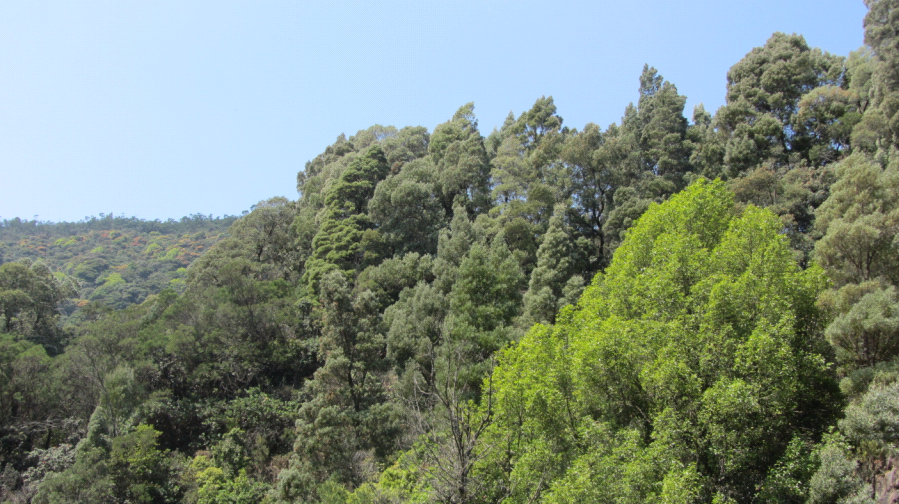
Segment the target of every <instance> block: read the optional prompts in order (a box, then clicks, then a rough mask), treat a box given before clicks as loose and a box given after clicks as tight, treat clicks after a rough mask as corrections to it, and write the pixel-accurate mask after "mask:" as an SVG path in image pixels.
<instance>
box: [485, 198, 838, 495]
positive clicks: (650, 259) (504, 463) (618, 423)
mask: <svg viewBox="0 0 899 504" xmlns="http://www.w3.org/2000/svg"><path fill="white" fill-rule="evenodd" d="M780 229H781V225H780V221H779V220H778V219H777V218H776V217H775V216H773V215H772V214H771V213H769V212H767V211H764V210H760V209H757V208H753V207H749V208H747V209H745V210H743V211H742V212H741V213H739V214H737V213H735V212H734V206H733V196H732V195H731V194H730V193H729V192H728V191H727V190H726V189H725V188H724V185H723V183H721V182H714V183H712V182H706V181H705V180H699V181H697V182H696V183H694V184H693V185H691V186H690V187H689V188H688V189H687V190H685V191H684V192H682V193H679V194H677V195H675V196H674V197H672V199H671V200H670V201H668V202H666V203H664V204H662V205H653V206H652V207H650V209H649V210H648V211H647V213H646V214H645V215H644V216H643V217H641V219H640V220H639V221H638V222H637V224H636V225H635V227H634V228H632V229H631V231H630V232H629V234H628V236H627V239H626V240H625V241H624V243H623V244H622V245H621V247H620V248H619V249H618V251H617V253H616V256H615V258H614V260H613V262H612V265H611V266H610V267H609V268H608V270H607V271H606V273H605V274H600V275H598V276H597V277H596V279H595V280H594V282H593V284H592V285H591V286H590V287H589V288H588V289H587V291H586V292H585V293H584V295H583V296H582V297H581V300H580V302H579V304H578V306H577V307H576V308H575V309H569V310H563V312H562V313H561V314H560V315H559V317H558V319H557V322H556V325H555V326H554V327H553V328H552V329H549V328H546V327H543V326H537V327H535V328H534V329H533V330H532V331H531V332H530V333H529V334H528V335H527V336H525V337H524V338H523V339H522V340H521V342H520V343H519V344H517V345H515V346H513V347H512V348H511V349H509V350H507V351H505V352H504V353H503V354H502V357H501V359H500V362H499V366H498V367H497V369H496V371H495V372H494V374H493V383H494V386H495V396H496V415H495V423H494V425H493V426H492V429H493V430H492V431H491V432H492V433H493V435H494V436H495V437H493V438H491V439H490V440H488V441H487V442H485V443H484V444H483V445H482V447H483V449H488V447H490V449H492V450H495V452H494V454H493V455H492V456H491V458H492V464H496V463H499V464H500V467H506V468H507V469H506V472H505V473H504V474H502V475H497V476H495V478H496V481H497V482H498V485H497V487H496V491H497V492H498V494H505V495H507V496H508V499H509V500H508V502H528V501H530V502H534V501H543V502H585V501H590V500H603V499H606V498H610V499H611V498H612V496H615V497H614V498H615V500H616V501H617V502H645V501H646V500H652V499H662V500H669V501H672V502H691V501H694V500H697V499H698V500H703V501H710V500H712V499H713V498H717V499H732V500H735V501H736V502H752V501H753V499H754V498H755V496H756V494H757V493H758V492H759V491H760V489H761V488H763V486H764V482H765V481H767V479H768V477H769V473H770V471H771V470H772V468H773V467H774V465H775V463H776V462H777V461H778V459H780V458H782V457H784V456H785V454H786V453H787V447H788V446H789V445H790V443H791V441H792V440H793V439H794V438H795V437H797V436H798V437H800V438H806V437H808V438H809V439H814V438H815V436H816V435H818V434H819V433H820V432H821V430H822V429H823V428H824V426H826V425H827V424H828V423H829V422H831V421H832V419H833V418H834V415H835V414H836V413H837V411H838V408H839V400H838V399H837V392H836V387H835V382H834V381H833V378H832V376H831V375H830V372H829V370H828V366H827V365H826V361H825V360H824V357H823V355H824V354H825V353H826V350H827V347H826V343H825V341H824V338H823V321H824V319H823V317H822V315H821V314H820V313H819V312H818V309H817V308H816V307H815V297H816V296H817V294H818V292H820V290H821V289H822V288H823V286H824V280H823V278H822V273H821V271H820V270H818V269H810V270H807V271H802V270H800V269H799V268H798V266H797V265H796V263H795V262H794V260H793V258H792V254H791V252H790V250H789V247H788V246H787V244H786V243H785V241H784V237H783V236H782V235H781V234H780ZM485 470H492V469H488V467H487V466H485ZM500 482H501V483H500ZM602 492H607V494H603V493H602Z"/></svg>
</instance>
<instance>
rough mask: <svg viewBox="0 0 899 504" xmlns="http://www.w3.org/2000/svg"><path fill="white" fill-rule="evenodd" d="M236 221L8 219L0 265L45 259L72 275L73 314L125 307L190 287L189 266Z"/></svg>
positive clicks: (2, 229)
mask: <svg viewBox="0 0 899 504" xmlns="http://www.w3.org/2000/svg"><path fill="white" fill-rule="evenodd" d="M235 220H236V217H221V218H213V217H212V216H208V217H207V216H204V215H199V214H197V215H193V216H190V217H184V218H182V219H181V220H179V221H175V220H169V221H166V222H160V221H145V220H140V219H137V218H134V217H132V218H124V217H115V216H113V215H112V214H109V215H101V217H100V218H97V217H92V218H89V219H84V220H82V221H80V222H59V223H52V222H38V221H33V220H32V221H23V220H21V219H18V218H16V219H11V220H4V221H0V264H3V263H4V262H14V261H15V262H30V263H34V262H40V263H43V264H45V265H46V266H47V267H48V268H50V270H52V271H54V272H56V273H57V275H62V274H64V275H68V276H69V277H71V278H70V279H69V282H70V284H71V286H72V287H73V289H74V292H75V298H74V299H72V300H71V302H69V303H67V304H66V306H65V307H64V308H65V311H66V315H72V314H73V313H74V312H76V311H78V309H79V308H82V307H84V306H86V305H87V304H88V303H90V302H94V303H96V305H97V306H96V307H95V308H99V309H102V308H117V309H119V308H124V307H126V306H128V305H130V304H134V303H141V302H143V301H144V300H145V299H146V298H147V296H149V295H151V294H156V293H159V292H161V291H162V290H163V289H167V288H168V289H172V290H174V291H175V292H178V293H181V292H183V291H184V286H185V278H186V274H187V271H186V270H185V268H186V267H187V266H188V265H189V264H190V263H191V262H192V261H193V260H194V259H196V258H197V257H199V256H200V255H201V254H203V252H205V251H206V250H207V249H209V248H210V247H211V246H213V245H214V244H215V243H216V242H217V241H219V240H220V239H221V238H222V237H223V235H224V233H225V232H226V231H227V229H228V226H230V225H231V223H233V222H234V221H235ZM78 320H80V317H76V319H75V320H73V321H72V322H73V323H75V322H77V321H78Z"/></svg>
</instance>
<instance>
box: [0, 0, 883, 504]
mask: <svg viewBox="0 0 899 504" xmlns="http://www.w3.org/2000/svg"><path fill="white" fill-rule="evenodd" d="M866 4H867V5H868V7H869V13H868V15H867V16H866V17H865V20H864V23H865V46H864V47H862V48H860V49H859V50H858V51H856V52H854V53H852V54H849V55H833V54H828V53H825V52H822V51H821V50H819V49H815V48H811V47H809V46H808V45H807V44H806V42H805V40H804V39H803V37H802V36H800V35H795V34H794V35H787V34H783V33H775V34H774V35H772V36H771V38H769V39H768V40H767V41H766V42H765V43H764V45H762V46H760V47H756V48H754V49H752V50H750V51H749V52H748V53H747V54H746V56H745V57H744V58H743V59H741V60H740V61H738V62H736V63H735V64H734V65H733V67H732V68H731V69H730V71H729V72H728V74H727V87H726V89H724V90H722V91H723V92H725V93H726V105H724V106H723V107H721V108H720V109H719V110H717V111H715V112H714V114H713V113H711V112H710V111H706V110H704V109H703V108H702V107H701V106H700V107H698V108H697V109H696V110H694V111H693V112H692V116H691V119H689V120H688V119H687V117H686V116H685V115H684V114H685V111H684V104H685V102H686V98H685V97H684V96H682V95H680V94H679V93H678V90H677V87H676V86H675V85H674V84H673V83H671V82H669V81H667V80H665V79H664V78H663V77H662V76H661V75H660V74H659V72H658V71H657V70H656V69H655V68H653V67H651V66H646V67H645V68H644V70H643V72H642V74H641V75H639V76H635V77H639V79H635V84H637V85H636V86H635V90H636V93H635V101H634V102H633V103H631V104H630V105H628V106H626V107H624V112H623V116H622V118H621V121H620V123H616V124H612V125H610V126H608V127H601V126H599V125H596V124H588V125H587V126H585V127H584V128H583V129H582V130H576V129H573V128H569V127H567V126H565V125H564V122H563V119H562V117H561V116H560V115H559V111H557V109H556V106H555V104H554V102H553V99H552V97H541V98H539V99H537V100H536V102H535V103H534V105H533V107H532V108H531V109H529V110H527V111H524V112H521V113H520V114H513V113H510V115H509V116H508V118H507V119H506V121H505V123H504V124H503V126H502V127H501V128H498V129H495V130H494V131H492V132H489V133H487V134H485V132H482V131H480V130H479V129H478V121H477V118H476V116H475V111H474V105H473V104H471V103H469V104H466V105H463V106H462V107H460V108H459V109H458V110H457V111H456V112H455V113H454V114H453V115H452V116H451V117H450V118H449V119H448V120H447V121H446V122H444V123H442V124H440V125H438V126H436V127H435V128H434V129H433V131H430V132H429V131H428V130H427V129H426V128H424V127H420V126H419V127H411V126H410V127H404V128H401V129H397V128H395V127H392V126H379V125H376V126H372V127H371V128H369V129H367V130H362V131H359V132H357V133H356V134H355V135H352V136H350V137H346V136H345V135H340V136H339V137H338V138H337V140H336V141H335V142H334V143H333V144H332V145H330V146H328V147H326V148H325V150H324V152H322V153H321V154H319V155H318V156H317V157H315V158H314V159H313V160H311V161H309V162H308V163H307V164H306V166H305V169H304V170H303V171H301V172H300V173H299V174H298V176H297V181H296V183H297V191H298V193H299V198H298V199H297V200H296V201H290V200H287V199H284V198H273V199H270V200H267V201H263V202H260V203H258V204H257V205H256V206H255V207H254V209H253V211H252V212H250V213H249V214H247V215H244V216H242V217H240V218H238V219H236V220H234V221H233V223H230V228H229V229H228V230H227V232H226V233H224V234H223V235H222V237H221V239H220V240H217V241H216V243H215V244H214V245H212V246H209V245H211V244H210V243H209V242H208V241H204V240H215V239H216V238H215V237H214V234H217V233H214V232H213V231H212V229H214V228H215V226H216V225H218V223H219V222H220V221H216V220H213V221H207V220H205V218H203V219H195V220H197V221H200V222H199V223H197V225H198V226H199V227H198V228H197V229H198V230H194V229H190V230H189V231H188V230H184V231H178V232H177V233H175V234H170V235H168V236H170V238H168V239H163V238H162V236H164V235H159V236H156V237H153V231H154V230H150V232H149V233H146V232H145V231H139V230H138V229H137V228H134V229H125V228H124V227H123V226H120V227H118V228H116V231H115V232H112V231H107V230H106V228H103V229H99V228H97V229H87V230H86V232H85V231H75V232H71V233H70V232H69V231H65V232H63V231H60V232H59V233H60V234H59V235H58V236H57V235H56V234H52V233H50V232H49V231H48V232H45V233H44V234H43V235H42V234H41V233H42V232H43V231H44V229H43V228H42V226H36V225H35V226H31V227H32V228H34V230H35V232H31V231H29V232H28V233H26V232H25V231H16V233H20V234H15V235H13V234H10V235H9V236H15V237H16V238H15V243H16V246H17V247H19V248H16V249H13V248H11V247H10V246H9V245H7V247H6V248H4V249H3V254H4V256H3V258H4V261H7V262H4V263H3V264H2V265H0V324H2V325H0V360H2V365H0V370H2V373H0V467H2V472H0V498H2V499H5V500H6V501H9V502H34V503H57V502H97V503H103V502H190V503H213V502H232V503H244V502H247V503H250V502H270V503H281V502H285V503H286V502H307V503H328V504H332V503H360V504H361V503H400V502H403V503H405V502H418V503H425V502H443V503H500V502H502V503H509V504H511V503H522V504H524V503H535V502H543V503H581V502H614V503H637V502H666V503H693V502H696V503H698V502H715V503H721V504H723V503H755V502H778V503H780V502H783V503H793V502H796V503H803V502H809V503H850V502H851V503H863V502H899V484H897V483H895V481H896V479H897V478H896V472H895V469H896V468H895V467H894V459H895V457H897V455H899V434H897V433H899V360H897V359H899V293H897V285H899V0H867V1H866ZM856 21H857V20H856ZM847 22H848V21H847ZM182 223H183V224H185V225H187V224H190V223H191V222H190V220H189V219H188V220H187V221H182ZM201 224H202V225H201ZM22 226H23V224H22V223H21V222H16V223H11V222H9V221H6V222H5V223H4V226H3V229H0V231H2V232H3V233H10V232H11V231H10V230H12V229H13V228H16V229H20V228H21V227H22ZM135 226H137V224H135ZM207 226H208V227H207ZM66 233H68V234H66ZM104 233H106V234H105V235H104ZM5 236H7V235H5V234H4V235H0V237H5ZM83 237H84V238H83ZM176 237H177V238H176ZM3 240H4V241H10V240H8V239H7V238H3ZM87 240H94V241H95V242H91V245H92V246H94V247H99V248H101V249H103V250H104V251H105V250H116V251H117V252H116V253H117V254H118V255H121V256H123V257H128V259H127V260H126V259H123V260H122V261H121V262H116V263H113V262H112V260H110V259H103V260H105V261H106V264H105V265H103V264H102V263H101V262H100V259H99V256H97V254H99V253H100V252H99V251H96V250H95V249H91V250H87V245H82V242H84V241H87ZM70 242H71V243H70ZM138 242H139V243H138ZM94 243H96V245H94ZM135 243H138V244H137V245H135ZM154 243H155V244H156V245H157V247H155V248H153V247H152V246H153V244H154ZM27 247H31V248H32V250H35V251H37V250H40V249H41V247H44V250H43V251H41V254H42V255H34V254H36V252H35V253H32V254H33V255H27V254H26V253H25V252H24V250H27ZM70 247H71V248H70ZM129 247H130V248H129ZM207 248H208V250H207ZM12 250H16V252H14V253H13V252H11V251H12ZM69 251H71V252H69ZM140 254H143V255H140ZM193 254H196V255H198V256H199V257H198V258H197V259H196V260H194V261H193V262H191V263H190V266H189V267H188V268H187V269H186V270H185V271H183V272H182V273H177V274H176V277H174V280H172V279H169V280H166V281H163V280H159V281H153V282H149V283H148V284H146V285H152V286H153V288H154V289H155V288H162V290H160V291H158V292H157V293H154V294H152V295H149V296H147V297H146V299H143V300H142V298H135V299H131V298H118V297H115V298H113V297H111V296H119V295H120V294H118V292H119V291H117V290H114V289H112V288H110V289H109V294H105V293H103V292H104V291H103V289H104V288H105V287H106V286H107V285H108V284H110V283H112V286H111V287H115V285H117V284H118V285H121V283H119V282H120V281H121V282H123V283H124V284H126V285H128V284H131V283H132V282H133V281H135V282H136V281H137V280H131V278H145V279H146V280H148V281H149V280H150V279H153V278H157V277H154V275H158V274H159V273H157V272H158V271H162V270H156V269H153V268H154V267H153V266H150V264H151V262H150V261H151V258H153V259H154V260H159V261H163V262H165V261H188V260H190V259H191V258H192V257H193ZM200 254H202V255H200ZM79 257H80V258H81V259H77V260H76V258H79ZM138 257H141V258H143V259H138ZM20 258H26V259H27V260H24V261H22V260H19V259H20ZM37 259H41V260H37ZM53 261H57V262H53ZM141 261H143V262H141ZM166 264H168V263H166ZM166 271H168V270H166ZM176 271H177V270H176ZM142 272H144V273H142ZM129 274H134V275H136V277H129V276H127V275H129ZM116 275H118V276H116ZM159 278H161V277H159ZM166 278H168V277H166ZM178 279H183V282H184V283H183V286H182V285H181V283H180V282H179V281H177V280H178ZM75 280H79V281H81V282H82V283H81V284H80V285H81V286H82V288H84V287H83V286H84V285H85V284H89V283H91V282H92V284H93V286H94V287H93V288H94V290H93V291H91V292H90V293H88V294H82V296H83V297H87V298H91V299H97V300H100V301H103V302H106V303H107V304H108V305H110V306H114V307H121V309H119V310H87V311H86V312H83V313H82V315H81V316H80V317H78V318H72V319H71V323H70V325H69V326H68V327H67V328H65V329H64V328H63V327H61V323H60V319H61V317H62V314H63V313H64V312H65V308H66V306H67V303H72V302H73V301H72V300H73V299H74V298H76V296H77V294H76V292H77V288H78V284H77V283H73V282H74V281H75ZM154 282H155V283H154ZM148 288H149V287H148ZM82 292H85V291H82ZM98 292H100V294H97V293H98ZM147 292H149V291H147ZM121 295H127V292H126V291H122V293H121ZM106 300H110V301H106ZM132 301H140V302H139V304H130V303H131V302H132ZM117 303H118V304H117ZM126 304H128V306H124V305H126ZM67 331H68V332H67Z"/></svg>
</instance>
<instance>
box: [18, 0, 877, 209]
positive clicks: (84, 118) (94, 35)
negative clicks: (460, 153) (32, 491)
mask: <svg viewBox="0 0 899 504" xmlns="http://www.w3.org/2000/svg"><path fill="white" fill-rule="evenodd" d="M865 13H866V8H865V6H864V4H863V3H862V1H861V0H791V1H783V0H755V1H751V2H748V1H727V0H699V1H686V2H672V1H661V0H630V1H624V0H618V1H615V2H609V1H607V2H590V1H587V0H580V1H565V0H562V1H556V2H549V1H540V2H536V1H522V0H518V1H492V0H480V1H469V0H461V1H460V0H453V1H437V2H428V1H424V2H422V1H413V0H386V1H380V2H338V1H332V2H324V1H307V2H301V1H296V0H295V1H290V2H286V1H253V2H250V1H246V2H228V1H214V2H213V1H186V0H178V1H160V0H154V1H150V2H148V1H140V2H138V1H123V0H115V1H90V0H81V1H78V2H71V1H65V2H62V1H60V2H51V1H25V0H21V1H20V0H3V1H2V2H0V219H11V218H13V217H21V218H25V219H33V218H35V216H37V218H38V219H39V220H42V221H63V220H65V221H75V220H79V219H81V218H84V217H86V216H91V215H99V214H100V213H106V214H108V213H113V214H115V215H117V216H119V215H124V216H127V217H131V216H136V217H139V218H143V219H151V220H152V219H162V220H165V219H167V218H176V219H177V218H180V217H182V216H185V215H190V214H197V213H200V214H204V215H210V214H212V215H217V216H218V215H225V214H228V215H239V214H240V213H241V212H242V211H244V210H248V209H249V208H250V207H251V206H252V205H253V204H255V203H256V202H258V201H260V200H263V199H267V198H270V197H273V196H287V197H288V198H291V199H295V198H296V197H297V194H296V189H295V185H296V184H295V181H296V173H297V171H299V170H302V169H303V166H304V164H305V163H306V161H308V160H310V159H312V158H313V157H315V156H316V155H317V154H318V153H320V152H322V151H323V150H324V148H325V147H327V146H328V145H329V144H331V143H332V142H333V141H334V139H335V138H336V137H337V136H338V135H339V134H340V133H346V134H347V136H349V135H352V134H355V133H356V131H358V130H360V129H365V128H367V127H369V126H371V125H373V124H383V125H394V126H397V127H403V126H418V125H421V126H425V127H427V128H428V130H429V131H433V129H434V126H436V125H437V124H440V123H441V122H444V121H446V120H448V119H449V118H450V117H451V116H452V114H453V113H454V112H455V111H456V109H458V108H459V106H461V105H464V104H465V103H467V102H471V101H473V102H474V103H475V113H476V114H477V116H478V119H479V122H480V129H481V131H482V132H483V134H484V135H485V136H486V135H487V134H489V132H490V131H492V130H493V128H494V127H498V126H500V125H501V124H502V122H503V120H504V119H505V117H506V115H507V114H508V113H509V112H510V111H512V112H514V113H515V114H516V115H518V114H520V113H521V112H523V111H525V110H527V109H529V108H530V107H531V105H533V103H534V101H535V100H536V99H537V98H539V97H540V96H543V95H547V96H549V95H551V96H553V98H554V99H555V103H556V106H557V107H558V113H559V115H561V116H562V117H563V118H564V124H565V125H567V126H570V127H574V128H578V129H581V128H583V126H584V125H585V124H587V123H590V122H595V123H597V124H600V125H601V126H603V127H605V126H608V125H609V124H610V123H613V122H619V121H620V118H621V115H622V113H623V112H624V108H625V107H626V106H627V104H628V103H630V102H632V101H636V100H637V88H638V78H639V75H640V72H641V70H642V68H643V64H644V63H648V64H650V65H652V66H654V67H656V68H657V69H658V70H659V73H660V74H661V75H662V76H664V77H665V78H666V79H667V80H669V81H671V82H673V83H674V84H675V85H676V86H677V88H678V90H679V91H680V93H681V94H683V95H686V96H687V97H688V101H687V108H686V110H685V115H686V116H687V117H688V118H690V117H691V116H692V110H693V106H694V105H696V104H699V103H704V104H705V107H706V109H708V110H710V111H714V110H716V109H717V108H718V107H719V106H721V105H723V103H724V94H725V83H726V74H727V70H728V68H730V66H732V65H733V64H734V63H736V62H737V61H739V60H740V58H742V57H743V56H744V55H745V54H746V53H747V52H749V51H750V50H751V49H752V48H753V47H756V46H760V45H763V44H764V43H765V40H767V39H768V37H769V36H770V35H771V34H772V33H773V32H775V31H782V32H786V33H799V34H802V35H804V36H805V38H806V40H807V41H808V43H809V45H810V46H812V47H820V48H821V49H823V50H825V51H828V52H831V53H834V54H839V55H847V54H848V53H849V52H850V51H852V50H855V49H857V48H858V47H860V46H861V45H862V41H863V29H862V19H863V17H864V15H865Z"/></svg>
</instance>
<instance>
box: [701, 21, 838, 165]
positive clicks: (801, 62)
mask: <svg viewBox="0 0 899 504" xmlns="http://www.w3.org/2000/svg"><path fill="white" fill-rule="evenodd" d="M842 69H843V66H842V58H839V57H836V56H833V55H830V54H827V53H823V52H821V50H820V49H810V48H809V47H808V44H806V42H805V39H804V38H803V37H802V36H801V35H795V34H794V35H786V34H784V33H780V32H778V33H775V34H774V35H772V36H771V38H769V39H768V40H767V42H765V45H764V46H762V47H757V48H755V49H753V50H752V51H750V52H749V53H748V54H747V55H746V56H744V57H743V59H741V60H740V61H739V62H738V63H737V64H736V65H734V66H733V67H731V69H730V71H728V73H727V97H726V100H727V105H726V106H724V107H723V108H722V109H721V110H719V112H718V119H719V121H720V124H721V125H722V126H723V127H724V128H725V129H726V130H727V131H728V132H730V139H729V140H728V142H727V149H726V152H725V155H724V162H725V163H726V164H727V165H728V167H729V169H730V173H729V175H730V176H732V177H733V176H737V175H739V174H741V173H743V172H745V171H746V170H750V169H752V168H753V167H755V166H756V165H758V164H760V163H762V162H764V161H766V160H770V161H772V162H773V163H775V164H776V165H778V166H779V165H787V164H796V163H798V162H799V161H800V160H808V159H809V153H810V149H811V147H812V145H814V142H812V140H813V139H812V138H811V137H810V136H809V134H808V132H807V131H804V130H803V129H802V128H801V127H800V121H799V118H798V114H799V110H800V100H801V99H802V97H803V96H804V95H806V93H808V92H810V91H812V90H814V89H815V88H818V87H821V86H828V85H830V86H837V87H841V85H842V81H841V74H842Z"/></svg>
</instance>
